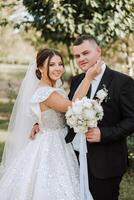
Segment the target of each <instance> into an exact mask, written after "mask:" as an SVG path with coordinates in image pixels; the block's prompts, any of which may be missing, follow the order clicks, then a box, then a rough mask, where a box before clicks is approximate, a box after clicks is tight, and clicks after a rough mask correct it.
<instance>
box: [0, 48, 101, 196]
mask: <svg viewBox="0 0 134 200" xmlns="http://www.w3.org/2000/svg"><path fill="white" fill-rule="evenodd" d="M100 66H101V61H99V62H98V63H97V64H96V65H95V66H94V67H93V68H90V69H89V70H88V71H87V72H86V74H85V78H84V79H83V81H82V83H81V86H80V87H79V89H78V91H77V92H76V94H75V96H74V98H73V101H75V99H76V98H82V97H83V96H85V95H86V93H87V91H88V89H89V82H91V80H92V79H93V78H94V77H95V76H96V75H97V74H99V73H100ZM63 72H64V64H63V59H62V56H61V54H60V53H59V52H58V51H56V50H54V49H47V48H46V49H43V50H41V51H39V53H38V54H37V58H36V64H33V65H30V66H29V68H28V70H27V73H26V76H25V78H24V80H23V82H22V85H21V88H20V91H19V94H18V97H17V100H16V102H15V105H14V108H13V111H12V115H11V119H10V123H9V128H8V130H9V132H10V133H9V136H8V138H7V142H6V144H5V148H4V153H3V158H2V163H1V168H0V172H1V179H0V199H2V200H80V186H79V166H78V163H77V159H76V157H75V154H74V151H73V149H72V146H71V144H66V143H65V141H64V138H65V135H66V134H67V128H66V125H65V118H64V113H65V112H66V111H67V109H68V106H71V105H72V102H71V101H69V100H68V98H67V95H66V93H65V91H64V90H63V88H62V87H61V85H59V83H61V81H60V78H61V76H62V74H63ZM35 122H38V123H39V126H40V132H39V134H37V135H36V138H35V140H31V139H30V137H29V134H30V130H31V129H32V126H33V124H34V123H35Z"/></svg>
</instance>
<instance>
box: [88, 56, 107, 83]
mask: <svg viewBox="0 0 134 200" xmlns="http://www.w3.org/2000/svg"><path fill="white" fill-rule="evenodd" d="M102 64H104V61H103V60H101V59H98V60H97V62H96V63H95V64H94V65H93V66H92V67H90V68H89V69H88V70H87V72H86V75H85V77H86V78H88V79H89V80H93V79H94V78H95V77H96V76H97V75H99V74H100V73H101V65H102Z"/></svg>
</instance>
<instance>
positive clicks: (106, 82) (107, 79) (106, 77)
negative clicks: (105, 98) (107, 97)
mask: <svg viewBox="0 0 134 200" xmlns="http://www.w3.org/2000/svg"><path fill="white" fill-rule="evenodd" d="M112 79H113V72H112V70H111V69H110V68H109V67H107V66H106V69H105V72H104V74H103V76H102V79H101V81H100V83H99V86H98V88H97V90H96V92H95V94H94V97H93V98H95V96H96V93H97V92H98V91H99V90H101V89H103V87H104V86H105V87H106V89H109V87H110V85H111V82H112Z"/></svg>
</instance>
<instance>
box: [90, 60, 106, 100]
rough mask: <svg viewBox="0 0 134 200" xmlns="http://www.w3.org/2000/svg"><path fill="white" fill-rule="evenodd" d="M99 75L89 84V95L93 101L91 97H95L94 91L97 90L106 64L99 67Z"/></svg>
mask: <svg viewBox="0 0 134 200" xmlns="http://www.w3.org/2000/svg"><path fill="white" fill-rule="evenodd" d="M101 69H102V70H101V73H100V74H99V75H98V76H96V77H95V78H94V79H93V80H92V82H91V84H92V89H91V95H90V99H93V97H94V95H95V92H96V90H97V88H98V86H99V83H100V81H101V78H102V76H103V74H104V72H105V69H106V64H103V65H102V66H101Z"/></svg>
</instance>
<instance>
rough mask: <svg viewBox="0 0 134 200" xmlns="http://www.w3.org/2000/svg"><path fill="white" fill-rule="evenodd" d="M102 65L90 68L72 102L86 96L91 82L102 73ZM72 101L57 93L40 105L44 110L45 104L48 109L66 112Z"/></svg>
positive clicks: (99, 63)
mask: <svg viewBox="0 0 134 200" xmlns="http://www.w3.org/2000/svg"><path fill="white" fill-rule="evenodd" d="M101 65H102V61H99V62H98V63H97V64H95V66H93V67H92V68H90V69H89V70H88V71H87V72H86V75H85V77H84V79H83V81H82V82H81V86H80V87H79V89H78V91H77V92H76V94H75V95H74V97H73V99H72V101H75V100H76V99H77V98H79V99H81V98H82V97H84V96H86V94H87V92H88V89H89V86H90V83H91V81H92V80H93V79H94V78H95V77H96V76H97V75H98V74H99V73H100V72H101V68H100V66H101ZM72 101H70V100H68V99H65V98H64V97H63V96H62V95H60V94H59V93H57V92H53V93H52V94H51V95H50V96H49V98H48V99H47V100H45V101H44V102H42V103H41V104H40V107H41V108H43V107H44V106H43V104H44V105H45V106H47V107H48V108H52V109H54V110H57V111H60V112H66V111H67V110H68V107H69V106H71V105H72Z"/></svg>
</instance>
